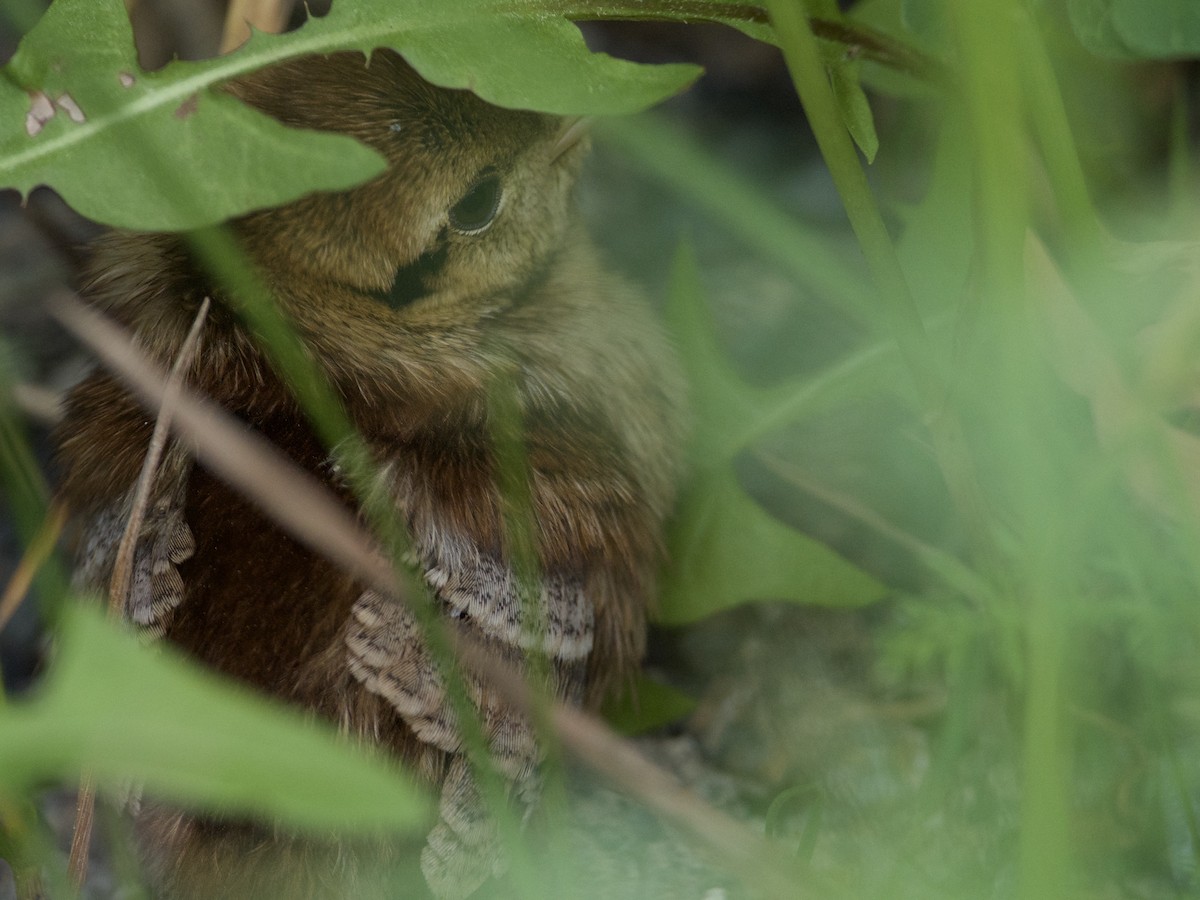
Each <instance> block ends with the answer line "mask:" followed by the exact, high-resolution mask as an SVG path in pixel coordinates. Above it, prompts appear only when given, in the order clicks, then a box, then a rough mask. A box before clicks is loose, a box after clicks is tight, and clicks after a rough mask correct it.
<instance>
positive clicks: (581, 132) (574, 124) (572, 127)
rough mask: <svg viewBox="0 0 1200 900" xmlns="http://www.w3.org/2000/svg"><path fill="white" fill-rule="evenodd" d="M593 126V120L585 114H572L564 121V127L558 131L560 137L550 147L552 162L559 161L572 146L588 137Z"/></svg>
mask: <svg viewBox="0 0 1200 900" xmlns="http://www.w3.org/2000/svg"><path fill="white" fill-rule="evenodd" d="M591 128H592V120H591V118H588V117H583V116H572V117H571V118H569V119H565V120H564V121H563V126H562V129H561V130H560V131H559V132H558V139H557V140H556V141H555V142H554V146H553V147H551V148H550V164H551V165H553V164H554V163H556V162H558V160H559V159H560V158H561V157H562V156H563V155H564V154H565V153H566V152H567V151H568V150H570V149H571V148H572V147H574V146H575V145H576V144H578V143H579V142H580V141H582V140H583V139H584V138H585V137H587V133H588V132H589V131H590V130H591Z"/></svg>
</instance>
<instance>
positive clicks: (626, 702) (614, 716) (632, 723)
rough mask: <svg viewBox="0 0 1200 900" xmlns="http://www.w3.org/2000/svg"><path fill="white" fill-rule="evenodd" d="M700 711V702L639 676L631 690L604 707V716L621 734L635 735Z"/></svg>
mask: <svg viewBox="0 0 1200 900" xmlns="http://www.w3.org/2000/svg"><path fill="white" fill-rule="evenodd" d="M695 708H696V701H695V700H694V699H692V698H691V697H689V696H688V695H687V694H685V693H683V691H677V690H676V689H675V688H673V687H669V686H667V685H665V684H662V683H661V682H658V681H655V680H653V679H652V678H647V677H646V676H644V675H639V676H638V678H637V680H636V682H635V683H634V684H633V685H631V686H630V687H629V689H627V690H624V691H622V692H621V693H620V694H618V695H617V696H615V697H613V698H611V699H610V700H609V701H608V702H607V703H605V704H604V709H603V710H602V713H603V715H604V718H605V719H607V720H608V723H609V724H610V725H612V727H613V728H615V729H616V730H617V731H619V732H620V733H621V734H626V735H635V734H644V733H645V732H647V731H653V730H654V729H656V728H661V727H663V726H664V725H669V724H670V723H671V722H677V721H679V720H680V719H682V718H683V717H684V716H686V715H688V714H689V713H691V711H692V710H693V709H695Z"/></svg>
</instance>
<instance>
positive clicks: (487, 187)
mask: <svg viewBox="0 0 1200 900" xmlns="http://www.w3.org/2000/svg"><path fill="white" fill-rule="evenodd" d="M500 194H501V191H500V176H499V175H496V174H495V173H491V174H487V175H484V176H482V177H481V178H480V179H479V180H478V181H476V182H475V183H474V184H473V185H471V189H470V190H469V191H467V192H466V193H465V194H464V195H463V197H462V199H461V200H459V201H458V202H457V203H455V204H454V205H453V206H452V207H450V227H451V228H453V229H454V230H455V231H457V232H459V233H460V234H479V233H480V232H482V231H484V230H485V229H486V228H487V227H488V226H489V225H491V224H492V220H494V219H495V218H496V213H497V212H499V211H500Z"/></svg>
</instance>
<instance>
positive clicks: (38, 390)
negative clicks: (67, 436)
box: [12, 383, 63, 425]
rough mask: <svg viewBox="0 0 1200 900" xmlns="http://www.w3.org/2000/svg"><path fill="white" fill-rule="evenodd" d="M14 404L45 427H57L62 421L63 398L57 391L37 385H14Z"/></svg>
mask: <svg viewBox="0 0 1200 900" xmlns="http://www.w3.org/2000/svg"><path fill="white" fill-rule="evenodd" d="M12 396H13V402H15V403H16V404H17V408H18V409H19V410H21V412H23V413H25V415H27V416H29V417H30V418H32V419H35V420H37V421H38V422H40V423H42V424H43V425H57V424H58V423H59V422H61V421H62V416H63V409H62V396H61V395H60V394H58V393H57V392H56V391H52V390H50V389H49V388H44V387H42V386H41V385H37V384H24V383H22V384H14V385H13V386H12Z"/></svg>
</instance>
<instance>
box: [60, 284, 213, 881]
mask: <svg viewBox="0 0 1200 900" xmlns="http://www.w3.org/2000/svg"><path fill="white" fill-rule="evenodd" d="M208 307H209V299H208V298H207V297H205V298H204V301H203V302H202V303H201V304H200V309H199V310H198V311H197V312H196V318H195V319H194V320H193V321H192V327H191V330H189V331H188V334H187V337H186V338H185V339H184V341H183V345H182V346H181V347H180V348H179V353H178V355H176V357H175V362H174V364H173V365H172V366H171V372H170V374H169V375H168V376H167V379H166V381H165V383H164V384H163V391H162V400H161V402H160V404H159V407H158V417H157V419H156V420H155V422H154V431H153V432H152V433H151V435H150V444H149V447H148V448H147V449H146V456H145V458H144V459H143V460H142V470H141V472H140V473H139V475H138V480H137V485H136V487H135V488H134V491H133V500H132V503H131V508H130V511H129V520H128V521H127V522H126V523H125V531H124V532H123V533H122V534H121V543H120V544H119V545H118V546H117V557H116V560H115V561H114V562H113V573H112V578H111V579H110V580H109V583H108V614H109V616H110V617H112V618H117V617H119V616H121V615H122V613H123V611H124V608H125V599H126V597H127V595H128V594H129V582H130V580H131V579H132V577H133V552H134V549H135V548H136V547H137V539H138V535H139V534H141V531H142V523H143V522H144V521H145V520H146V509H147V507H148V506H149V505H150V492H151V490H152V489H153V487H154V479H155V476H156V475H157V474H158V464H159V461H160V460H161V459H162V454H163V450H164V449H165V448H166V445H167V435H169V434H170V427H171V416H172V414H173V412H174V409H175V405H176V403H177V402H178V400H179V394H180V391H181V390H182V389H183V378H184V374H185V373H186V372H187V369H188V367H189V366H191V364H192V360H193V359H194V358H195V356H196V354H197V352H199V348H200V331H201V328H202V327H203V325H204V320H205V318H206V317H207V316H208ZM95 817H96V785H95V782H94V781H93V779H92V777H91V775H89V774H88V773H86V772H85V773H84V775H83V778H82V779H81V781H80V784H79V793H78V795H77V799H76V805H75V826H74V830H73V831H72V833H71V850H70V854H69V856H68V858H67V872H68V874H69V875H70V878H71V883H72V884H73V885H74V886H75V887H76V888H82V887H83V882H84V881H85V880H86V878H87V869H88V854H89V851H90V849H91V845H92V823H93V821H94V819H95Z"/></svg>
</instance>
